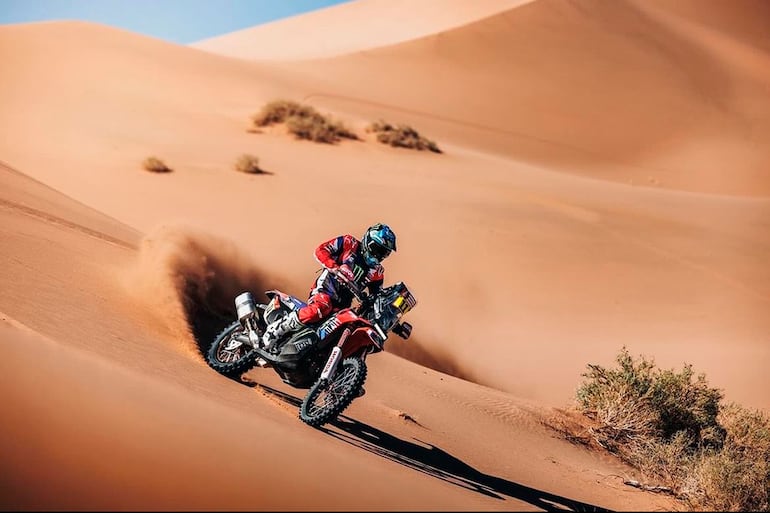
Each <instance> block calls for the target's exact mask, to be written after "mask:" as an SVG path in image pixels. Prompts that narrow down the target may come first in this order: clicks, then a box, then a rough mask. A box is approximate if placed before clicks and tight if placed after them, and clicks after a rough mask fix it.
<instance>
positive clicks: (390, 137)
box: [366, 121, 441, 153]
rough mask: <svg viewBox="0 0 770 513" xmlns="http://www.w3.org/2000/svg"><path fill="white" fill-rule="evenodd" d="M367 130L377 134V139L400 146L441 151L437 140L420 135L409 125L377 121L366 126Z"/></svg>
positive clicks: (435, 151)
mask: <svg viewBox="0 0 770 513" xmlns="http://www.w3.org/2000/svg"><path fill="white" fill-rule="evenodd" d="M366 131H367V132H374V133H375V134H377V140H378V141H379V142H381V143H383V144H389V145H391V146H395V147H398V148H411V149H415V150H429V151H432V152H434V153H441V150H440V149H439V147H438V146H437V145H436V143H435V142H433V141H431V140H430V139H428V138H426V137H423V136H422V135H420V134H419V133H418V132H417V130H415V129H414V128H412V127H410V126H408V125H391V124H390V123H386V122H385V121H377V122H374V123H372V124H370V125H369V126H368V127H367V128H366Z"/></svg>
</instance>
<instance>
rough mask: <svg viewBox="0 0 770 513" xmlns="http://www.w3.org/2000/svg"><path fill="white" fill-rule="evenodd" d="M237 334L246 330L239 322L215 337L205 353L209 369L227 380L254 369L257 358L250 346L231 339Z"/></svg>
mask: <svg viewBox="0 0 770 513" xmlns="http://www.w3.org/2000/svg"><path fill="white" fill-rule="evenodd" d="M239 333H246V330H245V329H244V328H243V326H241V323H240V322H238V321H235V322H233V323H232V324H230V325H229V326H228V327H226V328H225V329H223V330H222V331H221V332H220V333H219V335H217V338H215V339H214V343H212V344H211V347H209V350H208V351H207V352H206V363H208V364H209V367H211V368H212V369H214V370H215V371H217V372H218V373H220V374H222V375H223V376H227V377H229V378H237V377H240V375H241V374H243V373H244V372H246V371H247V370H249V369H251V368H252V367H254V365H256V363H257V357H258V356H259V355H258V354H257V352H256V351H255V350H254V349H253V348H252V347H251V346H248V345H246V344H244V343H242V342H238V341H237V340H235V339H234V338H233V337H234V336H235V335H237V334H239Z"/></svg>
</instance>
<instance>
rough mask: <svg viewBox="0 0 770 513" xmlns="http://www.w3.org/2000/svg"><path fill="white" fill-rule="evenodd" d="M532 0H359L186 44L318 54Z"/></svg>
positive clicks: (245, 52)
mask: <svg viewBox="0 0 770 513" xmlns="http://www.w3.org/2000/svg"><path fill="white" fill-rule="evenodd" d="M530 1H532V0H477V1H475V2H463V1H461V0H422V1H420V2H411V1H409V0H389V1H386V0H357V1H355V2H345V3H343V4H339V5H334V6H331V7H327V8H324V9H318V10H316V11H311V12H309V13H305V14H301V15H297V16H292V17H289V18H285V19H282V20H277V21H274V22H271V23H265V24H263V25H258V26H256V27H252V28H247V29H244V30H239V31H237V32H232V33H230V34H223V35H221V36H217V37H212V38H209V39H204V40H203V41H198V42H196V43H193V44H191V45H190V46H192V47H193V48H200V49H201V50H206V51H210V52H212V53H216V54H219V55H226V56H228V57H235V58H239V59H248V60H268V61H286V60H300V59H318V58H322V57H333V56H337V55H340V54H344V53H352V52H361V51H366V50H371V49H373V48H377V47H381V46H388V45H392V44H396V43H402V42H404V41H408V40H411V39H417V38H420V37H424V36H428V35H433V34H435V33H436V32H443V31H446V30H450V29H452V28H455V27H457V26H461V25H466V24H468V23H470V22H472V21H475V20H477V19H481V18H485V17H487V16H491V15H493V14H497V13H499V12H500V11H504V10H506V9H509V8H511V7H513V6H517V5H521V4H524V3H527V2H530ZM340 27H344V30H340V29H339V28H340Z"/></svg>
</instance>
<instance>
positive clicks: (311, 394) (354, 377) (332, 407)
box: [299, 357, 366, 427]
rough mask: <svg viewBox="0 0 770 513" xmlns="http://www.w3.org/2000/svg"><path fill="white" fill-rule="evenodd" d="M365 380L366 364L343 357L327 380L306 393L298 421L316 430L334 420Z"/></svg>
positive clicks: (359, 359)
mask: <svg viewBox="0 0 770 513" xmlns="http://www.w3.org/2000/svg"><path fill="white" fill-rule="evenodd" d="M364 380H366V363H365V362H364V361H363V360H362V359H361V358H357V357H351V358H345V359H344V360H342V361H341V362H340V365H339V368H338V369H337V372H336V373H335V374H334V376H332V377H331V378H330V379H329V380H328V381H324V380H320V379H319V380H318V381H317V382H316V383H315V384H314V385H313V386H312V387H310V390H309V391H308V393H307V395H306V396H305V399H303V400H302V404H301V405H300V407H299V418H300V419H302V422H304V423H305V424H307V425H309V426H313V427H318V426H321V425H323V424H326V423H327V422H329V421H331V420H334V419H335V418H337V415H339V414H340V413H342V411H343V410H344V409H345V408H347V407H348V406H349V405H350V403H351V402H353V399H355V398H356V397H358V391H359V390H360V389H361V387H362V386H363V384H364Z"/></svg>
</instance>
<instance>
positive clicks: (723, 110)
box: [284, 0, 770, 196]
mask: <svg viewBox="0 0 770 513" xmlns="http://www.w3.org/2000/svg"><path fill="white" fill-rule="evenodd" d="M672 5H679V4H677V3H676V2H657V3H655V4H654V5H648V3H646V2H634V1H619V2H611V3H607V2H601V1H596V2H594V1H588V2H579V3H575V2H567V1H563V0H541V1H538V2H530V3H526V4H523V5H519V6H516V7H513V8H510V9H508V10H505V11H502V12H500V13H499V14H495V15H492V16H490V17H487V18H484V19H482V20H480V21H475V22H473V23H469V24H467V25H463V26H460V27H457V28H454V29H450V30H447V31H445V32H441V33H437V34H432V35H428V36H426V37H423V38H421V39H418V40H415V41H407V42H403V43H399V44H394V45H391V46H388V47H383V48H374V49H366V51H361V52H358V53H355V54H352V55H344V56H338V57H330V58H327V59H318V60H314V61H311V62H307V63H301V64H300V63H296V64H295V63H290V64H289V65H287V68H288V69H290V70H292V71H293V72H296V73H297V74H298V75H300V76H303V77H306V78H307V81H306V82H305V83H306V84H307V85H306V87H307V89H308V90H309V91H308V95H307V96H306V98H308V99H311V100H312V101H313V102H315V103H318V104H320V105H324V106H328V107H329V108H334V109H336V110H344V111H348V112H351V113H355V114H358V115H365V116H367V117H369V118H370V119H371V118H376V117H379V116H381V117H384V118H385V119H398V120H404V121H408V122H410V123H412V124H414V125H415V126H417V127H418V129H422V130H423V131H424V132H428V133H430V134H433V135H434V137H437V138H439V139H442V140H451V141H454V142H457V143H458V144H462V145H471V146H473V147H475V148H481V149H483V150H485V151H493V152H496V153H499V154H503V155H505V156H507V157H512V158H515V159H519V160H521V159H526V160H530V161H533V162H539V163H546V164H548V165H549V166H557V167H558V169H560V170H562V171H568V172H575V173H581V174H586V175H588V176H594V177H599V178H602V179H610V180H615V181H619V182H623V183H634V184H637V185H639V184H650V183H652V184H654V185H656V186H662V187H667V188H674V189H683V190H688V191H702V192H710V193H718V194H741V195H761V196H767V195H768V192H770V190H769V189H768V188H767V187H768V181H767V179H766V173H765V171H764V170H765V165H766V151H765V147H766V146H767V143H768V140H767V134H769V133H770V126H768V124H767V123H768V121H767V120H768V117H769V114H770V112H768V103H767V91H768V87H770V76H768V74H767V71H766V70H767V69H770V56H768V53H767V44H768V41H767V33H768V26H767V21H766V20H767V19H768V18H770V17H768V16H762V15H761V13H763V12H766V10H767V5H766V3H764V2H761V1H758V2H757V1H754V2H748V1H743V2H736V4H734V5H732V7H731V8H730V9H729V10H730V11H731V12H735V13H737V14H738V15H739V16H732V17H724V18H718V14H714V15H712V16H711V17H708V15H707V14H705V15H704V14H702V15H700V16H701V17H704V18H705V17H708V19H709V20H710V21H711V23H709V24H698V23H697V21H687V19H686V18H682V17H681V16H682V15H685V14H687V13H689V12H691V11H693V10H695V8H694V7H690V8H689V11H688V10H687V8H685V6H684V5H681V6H680V7H670V6H672ZM698 5H699V9H698V10H699V11H701V12H704V13H709V12H714V11H715V10H721V9H725V7H724V3H723V2H719V1H714V2H700V3H699V4H698ZM757 13H759V14H757ZM696 19H697V18H696ZM720 19H723V21H724V25H725V29H724V30H721V29H720V25H719V23H720V21H719V20H720ZM743 27H746V28H745V30H743ZM762 29H764V30H762ZM725 31H727V32H725ZM739 31H740V32H741V36H740V37H733V34H735V33H738V32H739ZM284 34H285V37H286V38H288V37H289V32H284ZM439 84H440V85H439ZM727 162H729V165H728V164H726V163H727Z"/></svg>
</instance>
